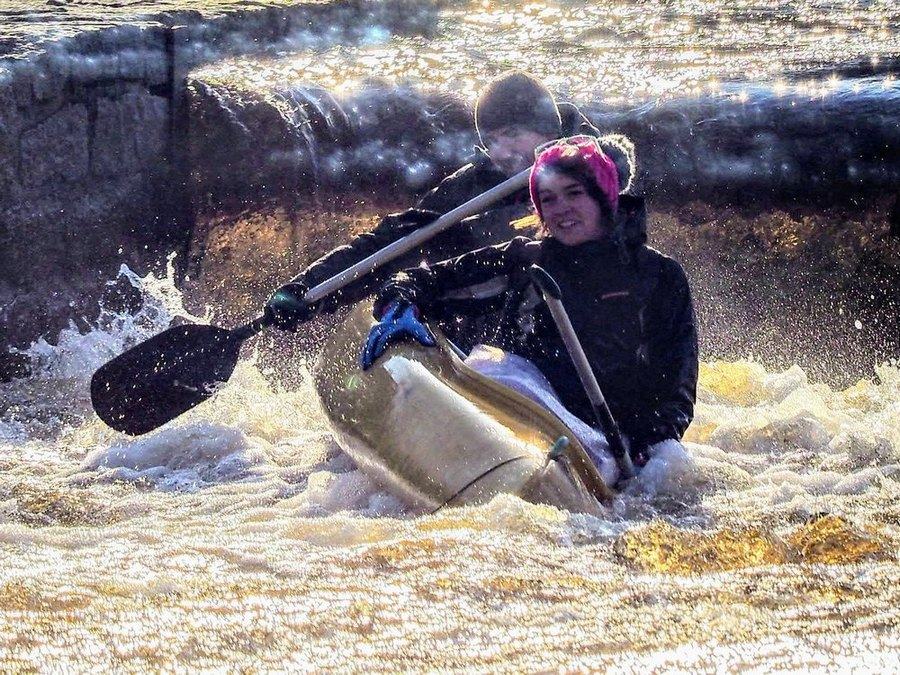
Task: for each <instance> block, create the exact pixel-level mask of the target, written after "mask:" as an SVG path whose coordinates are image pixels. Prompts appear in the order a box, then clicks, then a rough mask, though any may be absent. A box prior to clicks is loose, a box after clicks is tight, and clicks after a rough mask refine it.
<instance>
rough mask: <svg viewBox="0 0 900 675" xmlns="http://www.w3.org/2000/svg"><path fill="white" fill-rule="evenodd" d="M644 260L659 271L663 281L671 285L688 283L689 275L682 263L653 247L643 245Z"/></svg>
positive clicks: (641, 248) (641, 249)
mask: <svg viewBox="0 0 900 675" xmlns="http://www.w3.org/2000/svg"><path fill="white" fill-rule="evenodd" d="M639 250H640V251H641V254H642V255H643V257H644V260H645V261H646V263H648V264H649V265H652V266H653V267H655V268H656V269H657V270H658V271H659V275H660V277H661V278H662V279H665V280H667V281H668V282H669V283H687V280H688V279H687V273H686V272H685V271H684V267H682V266H681V263H680V262H678V261H677V260H675V258H673V257H671V256H669V255H666V254H665V253H663V252H662V251H659V250H657V249H655V248H653V247H652V246H647V245H646V244H643V245H642V246H641V247H640V249H639Z"/></svg>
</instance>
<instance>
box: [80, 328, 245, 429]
mask: <svg viewBox="0 0 900 675" xmlns="http://www.w3.org/2000/svg"><path fill="white" fill-rule="evenodd" d="M242 342H243V339H242V338H241V336H239V335H236V334H235V333H234V332H232V331H229V330H225V329H224V328H217V327H216V326H202V325H193V324H191V325H185V326H175V327H173V328H169V329H168V330H165V331H163V332H162V333H160V334H159V335H156V336H155V337H152V338H150V339H149V340H147V341H146V342H142V343H141V344H139V345H137V346H136V347H133V348H132V349H129V350H128V351H127V352H124V353H123V354H120V355H119V356H117V357H116V358H114V359H113V360H112V361H110V362H109V363H107V364H105V365H104V366H102V367H101V368H99V369H98V370H97V372H96V373H94V376H93V377H92V378H91V402H92V403H93V405H94V410H95V411H96V412H97V415H98V416H99V417H100V419H102V420H103V421H104V422H106V423H107V424H108V425H109V426H111V427H112V428H113V429H115V430H116V431H122V432H124V433H126V434H130V435H132V436H137V435H140V434H145V433H147V432H148V431H152V430H153V429H156V428H157V427H159V426H162V425H163V424H165V423H166V422H168V421H170V420H173V419H175V418H176V417H178V416H179V415H181V414H182V413H184V412H186V411H188V410H190V409H191V408H193V407H194V406H196V405H197V404H198V403H201V402H203V401H205V400H206V399H208V398H209V397H210V396H212V395H213V394H214V393H215V392H216V388H217V387H218V386H219V385H220V384H221V383H223V382H226V381H227V380H228V378H229V377H231V373H232V372H233V371H234V367H235V365H236V364H237V360H238V356H239V353H240V349H241V343H242Z"/></svg>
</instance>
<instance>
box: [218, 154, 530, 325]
mask: <svg viewBox="0 0 900 675" xmlns="http://www.w3.org/2000/svg"><path fill="white" fill-rule="evenodd" d="M530 173H531V168H530V167H529V168H528V169H525V170H524V171H520V172H519V173H517V174H516V175H515V176H513V177H512V178H508V179H506V180H505V181H503V182H502V183H500V184H499V185H495V186H494V187H492V188H491V189H490V190H487V191H486V192H482V193H481V194H480V195H478V196H477V197H473V198H472V199H470V200H469V201H467V202H465V203H464V204H460V205H459V206H457V207H456V208H455V209H453V210H452V211H448V212H447V213H445V214H444V215H442V216H441V217H440V218H438V219H437V220H435V221H434V222H433V223H431V224H429V225H426V226H425V227H422V228H419V229H418V230H416V231H415V232H412V233H410V234H408V235H406V236H405V237H403V238H402V239H398V240H397V241H395V242H391V243H390V244H388V245H387V246H385V247H384V248H382V249H380V250H378V251H376V252H375V253H373V254H372V255H370V256H368V257H366V258H363V259H362V260H360V261H359V262H358V263H355V264H353V265H351V266H350V267H348V268H347V269H345V270H344V271H343V272H339V273H338V274H335V275H334V276H333V277H331V278H330V279H326V280H325V281H323V282H322V283H321V284H317V285H315V286H313V287H312V288H310V289H309V290H308V291H307V292H306V295H305V296H303V299H304V300H305V301H306V302H307V303H309V304H312V303H314V302H317V301H318V300H321V299H322V298H324V297H325V296H328V295H331V294H332V293H334V292H335V291H339V290H340V289H342V288H343V287H344V286H346V285H348V284H350V283H353V282H354V281H356V280H357V279H359V278H360V277H363V276H365V275H366V274H369V273H371V272H373V271H375V270H376V269H378V268H379V267H381V266H382V265H384V264H385V263H388V262H390V261H391V260H394V259H395V258H398V257H400V256H401V255H403V254H404V253H406V252H407V251H411V250H412V249H414V248H416V247H417V246H421V245H422V244H424V243H425V242H426V241H428V240H429V239H431V238H432V237H434V236H435V235H438V234H440V233H441V232H443V231H444V230H446V229H448V228H450V227H452V226H453V225H456V223H458V222H459V221H461V220H463V219H465V218H468V217H469V216H474V215H477V214H479V213H481V212H482V211H484V210H485V209H486V208H487V207H488V206H490V205H491V204H493V203H494V202H496V201H497V200H499V199H503V198H504V197H508V196H509V195H511V194H513V193H515V192H518V191H519V190H521V189H522V188H524V187H525V186H526V185H528V175H529V174H530ZM270 323H271V322H270V321H269V320H268V319H267V318H266V317H265V316H260V317H257V318H256V319H254V320H253V321H251V322H250V323H248V324H245V325H243V326H240V327H238V328H235V329H233V330H232V334H233V335H234V337H235V339H238V340H246V339H248V338H251V337H253V336H254V335H256V334H257V333H259V332H260V331H261V330H263V329H264V328H266V327H267V326H268V325H269V324H270Z"/></svg>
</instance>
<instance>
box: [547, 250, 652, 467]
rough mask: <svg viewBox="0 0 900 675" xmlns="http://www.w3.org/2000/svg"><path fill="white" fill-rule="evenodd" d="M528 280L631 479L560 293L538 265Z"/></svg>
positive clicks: (628, 463)
mask: <svg viewBox="0 0 900 675" xmlns="http://www.w3.org/2000/svg"><path fill="white" fill-rule="evenodd" d="M531 278H532V279H534V281H535V283H537V285H538V287H539V288H540V289H541V293H542V295H543V296H544V302H546V303H547V307H548V309H549V310H550V314H551V316H553V322H554V323H555V324H556V328H557V330H558V331H559V334H560V336H562V339H563V343H564V344H565V345H566V351H568V352H569V357H570V358H571V359H572V364H573V365H574V366H575V370H576V371H577V372H578V379H580V380H581V385H582V386H583V387H584V391H585V393H586V394H587V397H588V399H589V400H590V402H591V408H592V409H593V411H594V416H595V417H596V418H597V421H598V422H599V423H600V428H601V429H602V430H603V433H604V434H606V439H607V440H608V441H609V448H610V450H611V451H612V454H613V457H615V459H616V463H617V464H618V465H619V470H620V471H621V472H622V474H623V475H624V476H625V477H626V478H633V477H634V476H636V475H637V472H636V471H635V468H634V463H633V462H632V461H631V455H630V454H629V453H628V449H627V448H626V447H625V441H624V439H623V438H622V433H621V431H619V425H618V424H617V423H616V419H615V418H614V417H613V415H612V412H611V411H610V409H609V405H607V403H606V398H605V397H604V396H603V391H602V390H601V389H600V383H599V382H597V377H596V375H594V369H593V368H591V364H590V362H589V361H588V358H587V355H586V354H585V353H584V349H583V348H582V346H581V341H580V340H579V339H578V335H577V334H576V333H575V327H574V326H572V322H571V320H569V313H568V312H567V311H566V308H565V306H563V303H562V293H561V292H560V290H559V286H558V285H557V283H556V281H554V279H553V277H551V276H550V275H549V274H548V273H547V272H546V270H544V269H543V268H541V267H538V266H537V265H533V266H532V267H531Z"/></svg>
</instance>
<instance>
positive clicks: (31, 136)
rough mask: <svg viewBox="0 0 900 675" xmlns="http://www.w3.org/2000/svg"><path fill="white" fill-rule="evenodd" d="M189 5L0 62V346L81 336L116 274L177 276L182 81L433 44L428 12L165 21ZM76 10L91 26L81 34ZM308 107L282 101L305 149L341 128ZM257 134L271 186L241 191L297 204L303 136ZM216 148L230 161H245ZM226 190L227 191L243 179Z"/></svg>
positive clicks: (60, 30) (182, 184) (16, 45)
mask: <svg viewBox="0 0 900 675" xmlns="http://www.w3.org/2000/svg"><path fill="white" fill-rule="evenodd" d="M82 4H83V3H82ZM186 4H189V3H183V2H181V3H178V4H177V5H175V4H172V5H170V4H169V3H168V2H161V3H159V4H158V5H157V6H155V7H144V8H143V10H142V14H141V16H140V17H136V16H135V15H134V10H133V9H129V8H128V6H126V5H122V6H113V7H109V16H106V15H104V16H102V17H100V18H99V19H98V17H97V14H96V7H95V8H93V10H91V9H90V8H88V7H82V6H79V7H71V6H65V7H62V8H61V9H60V11H61V12H63V13H64V15H65V18H64V19H63V20H62V21H60V22H58V23H54V21H56V19H55V18H53V17H52V16H50V15H48V23H47V24H46V25H40V26H38V25H35V26H33V29H34V30H31V28H29V31H31V32H30V33H29V32H28V31H26V33H28V35H30V36H31V37H33V38H34V39H33V40H32V39H30V38H29V39H28V40H25V41H20V42H17V41H16V40H13V41H12V42H9V41H7V42H4V43H3V44H4V45H7V46H10V45H11V47H10V49H8V50H7V51H6V55H7V57H8V58H5V59H4V58H3V57H2V55H0V295H3V298H0V299H2V300H4V305H3V309H2V311H0V346H3V345H6V344H15V345H18V346H27V344H28V343H29V342H30V341H31V340H32V339H34V338H35V337H37V336H38V335H42V334H43V335H46V336H47V337H49V338H50V339H51V340H52V339H53V338H54V336H55V334H56V332H58V331H59V330H60V329H61V328H63V327H65V326H67V325H68V323H69V321H70V320H73V319H75V320H76V321H78V322H80V323H85V324H87V323H90V322H91V321H92V320H93V318H94V317H96V315H97V313H98V311H99V306H98V304H97V303H98V300H99V298H100V295H101V289H102V284H103V282H104V281H105V280H106V279H109V278H111V277H113V276H114V275H115V272H116V270H117V269H118V267H119V265H120V264H121V263H123V262H124V263H127V264H129V265H130V266H132V267H133V268H135V269H137V270H139V271H140V272H142V273H144V272H146V271H148V270H154V271H156V272H161V271H163V270H164V262H165V257H166V256H167V255H168V254H169V253H171V252H176V253H178V254H180V256H179V258H178V259H177V260H176V265H177V266H178V267H179V269H180V270H183V268H184V265H185V262H186V256H185V252H186V248H187V243H188V240H189V238H190V233H191V231H192V228H193V221H194V216H193V206H192V201H191V194H190V190H189V186H190V185H189V184H190V180H189V172H190V165H189V163H188V161H189V157H188V128H187V121H188V118H187V114H186V106H185V101H186V91H185V86H184V85H185V80H186V75H187V72H188V70H189V69H190V68H193V67H195V66H196V65H197V64H200V63H204V62H207V61H209V60H211V59H216V58H221V57H223V56H227V55H231V54H246V53H261V52H266V51H268V50H277V49H285V48H287V49H290V48H309V47H315V46H322V45H334V44H341V43H342V42H347V41H349V42H352V41H359V40H368V39H371V37H372V35H374V34H377V35H382V36H383V35H389V34H390V33H391V32H394V31H397V32H401V33H402V32H406V33H410V32H421V31H427V30H429V29H430V27H431V26H432V25H433V24H434V21H435V16H436V14H435V12H436V8H435V7H434V6H431V5H426V6H420V5H418V4H416V3H411V2H406V1H405V0H385V1H383V2H376V3H364V4H359V3H355V2H343V1H340V0H339V1H337V2H329V3H318V2H309V3H296V4H291V5H285V4H283V3H276V4H275V5H274V6H265V5H264V4H260V3H247V2H243V1H241V0H237V1H235V2H230V1H228V0H222V1H221V2H217V3H203V6H202V7H203V10H204V11H203V12H199V11H190V8H188V10H186V11H173V12H168V13H166V12H165V11H163V10H165V9H166V8H169V7H172V8H175V7H176V6H177V7H180V8H181V9H182V10H183V9H184V8H185V6H186ZM104 7H106V5H104ZM82 10H83V11H86V12H87V16H88V19H90V20H86V21H85V22H84V24H83V25H82V24H81V23H79V19H78V18H77V16H80V15H78V12H80V11H82ZM35 11H37V10H36V9H35V8H32V9H31V10H29V12H28V17H33V15H34V12H35ZM92 11H93V13H92ZM154 11H156V12H157V13H156V14H154V13H153V12H154ZM67 12H71V13H70V14H67ZM23 16H24V15H23ZM28 17H25V18H24V19H23V20H28ZM7 18H8V17H7ZM129 22H131V24H130V25H129ZM17 25H18V24H17ZM98 25H99V26H101V28H100V29H98V28H97V26H98ZM5 28H6V27H4V29H5ZM15 29H16V26H12V28H10V30H13V31H15ZM373 31H374V33H373ZM0 32H2V31H0ZM19 34H21V35H24V34H25V33H17V35H19ZM13 55H14V56H15V57H16V58H11V56H13ZM294 93H298V92H294ZM306 94H308V96H306V98H304V97H303V96H300V97H298V96H293V97H292V96H291V95H283V96H282V98H283V99H284V100H285V101H286V102H287V101H290V102H291V105H293V106H294V110H295V111H296V112H297V115H298V116H299V117H302V116H303V114H304V113H308V114H306V117H305V118H304V119H303V120H298V126H301V125H300V124H299V122H302V121H307V122H309V125H310V127H311V128H312V130H313V134H314V135H316V134H322V133H323V131H325V130H328V131H333V130H334V129H336V128H337V127H338V126H340V124H339V123H342V124H343V125H344V126H345V127H346V126H347V121H346V120H343V122H341V121H340V120H338V119H337V117H335V116H331V117H327V116H326V117H323V118H319V117H317V116H316V115H315V114H312V113H313V110H314V109H316V110H318V109H319V107H321V106H320V105H319V104H320V103H322V102H327V101H328V100H329V99H330V96H331V95H330V94H329V93H328V92H326V91H324V90H318V91H310V92H306ZM269 112H270V111H266V114H265V115H263V116H262V117H261V120H262V121H263V122H268V121H270V119H271V118H270V117H267V115H268V113H269ZM267 129H271V130H272V133H271V134H270V135H269V136H268V137H267V136H266V133H265V132H266V130H267ZM259 131H260V134H259V136H258V137H257V138H253V137H249V138H248V139H247V141H246V149H247V150H248V152H247V154H248V156H252V152H250V150H253V149H254V148H257V147H259V146H261V147H263V148H265V149H266V151H267V154H266V158H267V160H271V164H272V165H273V166H274V167H275V172H274V174H273V173H272V172H269V173H268V174H267V173H266V172H262V174H261V178H260V179H259V180H257V181H249V184H250V185H251V186H254V187H255V186H258V185H266V184H267V183H269V182H274V184H275V185H276V186H277V187H279V188H280V189H295V188H296V187H297V186H298V184H297V180H298V177H299V178H302V177H303V175H304V167H308V166H310V165H311V163H312V162H313V160H314V158H313V155H314V153H313V152H312V151H309V152H307V153H306V155H305V156H304V154H303V152H302V150H303V147H302V144H300V145H298V138H297V134H296V133H293V134H288V135H287V136H285V135H283V134H282V131H283V128H282V127H279V126H278V125H275V124H273V125H269V124H263V125H262V126H261V127H260V128H259ZM341 133H346V132H341ZM301 135H302V134H301ZM326 135H327V134H326ZM215 138H216V140H219V141H224V145H223V146H222V147H224V148H225V149H226V150H230V151H232V153H233V151H234V150H235V149H240V146H235V145H234V144H232V143H231V142H230V139H228V138H227V137H226V138H223V136H222V135H219V136H216V137H215ZM304 140H309V139H308V138H306V137H304ZM334 140H335V139H334V138H332V139H330V142H333V141H334ZM210 155H211V156H212V157H214V158H215V157H218V155H216V154H215V153H213V152H211V153H210ZM235 163H236V164H237V165H238V166H239V165H240V162H239V160H237V161H236V162H235ZM221 166H222V167H223V169H227V165H226V164H225V163H222V164H221ZM223 173H225V174H227V170H225V171H223ZM236 175H237V177H238V180H232V181H231V183H230V185H237V184H239V183H240V180H239V179H240V178H241V177H245V176H246V175H247V174H246V173H245V172H244V173H242V172H240V171H238V172H237V174H236ZM273 175H274V176H275V177H276V178H279V177H280V178H279V180H277V181H272V180H271V178H272V177H273ZM6 289H10V290H9V291H7V290H6Z"/></svg>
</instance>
